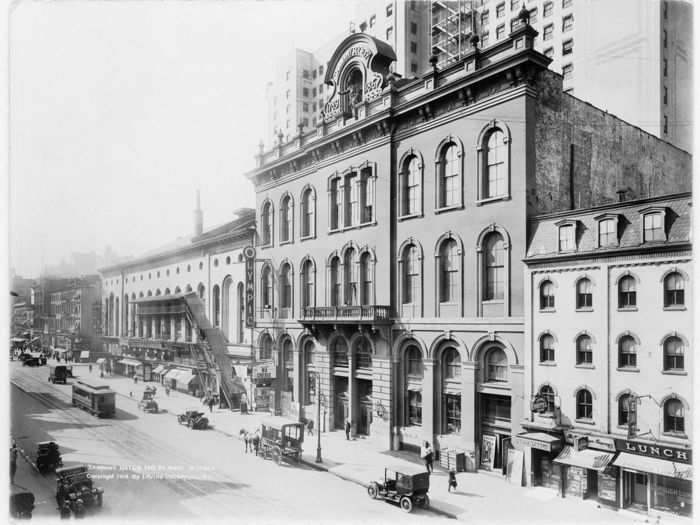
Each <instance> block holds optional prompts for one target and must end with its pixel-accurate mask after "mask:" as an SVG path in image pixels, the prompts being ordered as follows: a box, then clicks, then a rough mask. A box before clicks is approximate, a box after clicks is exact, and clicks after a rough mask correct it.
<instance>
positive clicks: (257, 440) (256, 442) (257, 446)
mask: <svg viewBox="0 0 700 525" xmlns="http://www.w3.org/2000/svg"><path fill="white" fill-rule="evenodd" d="M253 449H254V450H255V455H256V456H257V455H258V450H259V449H260V429H259V428H258V429H257V430H256V431H255V434H254V435H253Z"/></svg>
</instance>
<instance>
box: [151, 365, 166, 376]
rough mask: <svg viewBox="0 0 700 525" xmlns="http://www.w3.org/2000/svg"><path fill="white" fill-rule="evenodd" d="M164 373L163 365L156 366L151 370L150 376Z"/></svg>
mask: <svg viewBox="0 0 700 525" xmlns="http://www.w3.org/2000/svg"><path fill="white" fill-rule="evenodd" d="M164 371H165V365H158V366H157V367H155V368H154V369H153V372H151V373H152V374H162V373H163V372H164Z"/></svg>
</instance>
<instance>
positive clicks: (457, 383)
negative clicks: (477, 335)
mask: <svg viewBox="0 0 700 525" xmlns="http://www.w3.org/2000/svg"><path fill="white" fill-rule="evenodd" d="M441 368H442V409H441V416H442V425H441V426H442V433H443V434H458V433H459V431H460V429H461V428H462V396H461V386H462V385H461V378H462V361H461V358H460V356H459V352H458V351H457V349H456V348H454V347H451V346H450V347H447V348H446V349H445V351H444V352H443V353H442V367H441Z"/></svg>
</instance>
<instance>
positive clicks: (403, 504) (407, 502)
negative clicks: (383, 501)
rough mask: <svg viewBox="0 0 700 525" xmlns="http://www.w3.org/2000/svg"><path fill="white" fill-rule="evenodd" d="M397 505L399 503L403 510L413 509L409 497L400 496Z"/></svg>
mask: <svg viewBox="0 0 700 525" xmlns="http://www.w3.org/2000/svg"><path fill="white" fill-rule="evenodd" d="M399 505H401V510H403V511H404V512H411V511H412V510H413V502H412V501H411V498H409V497H407V496H404V497H403V498H401V501H400V502H399Z"/></svg>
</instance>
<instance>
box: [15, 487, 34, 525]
mask: <svg viewBox="0 0 700 525" xmlns="http://www.w3.org/2000/svg"><path fill="white" fill-rule="evenodd" d="M34 501H35V498H34V494H33V493H31V492H29V491H25V490H23V491H19V492H14V493H12V494H10V515H11V516H12V517H14V518H27V519H30V518H31V517H32V511H33V510H34Z"/></svg>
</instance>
